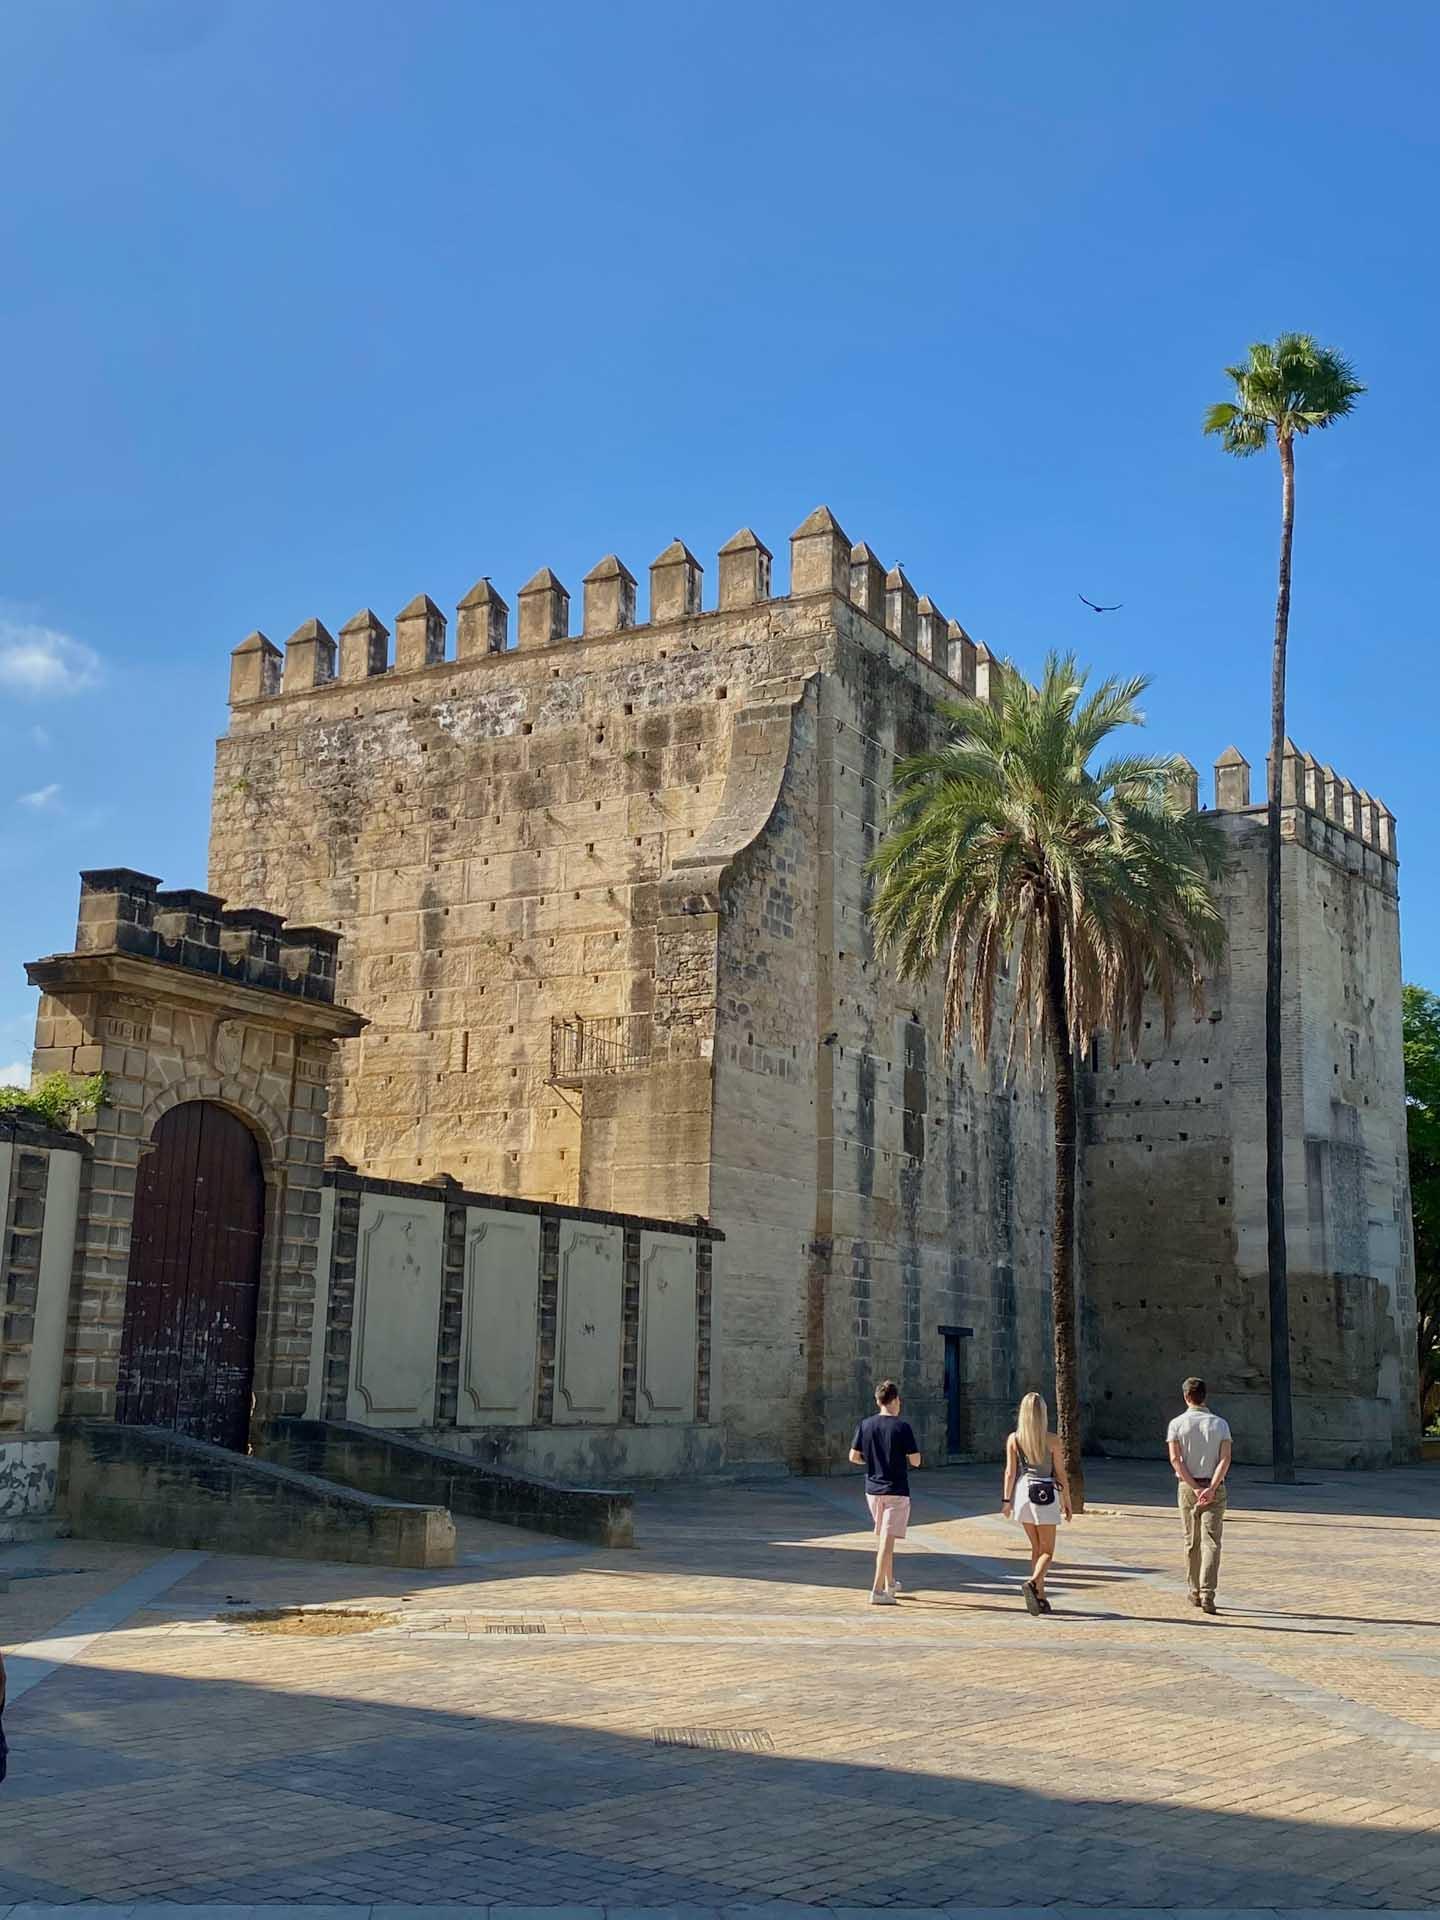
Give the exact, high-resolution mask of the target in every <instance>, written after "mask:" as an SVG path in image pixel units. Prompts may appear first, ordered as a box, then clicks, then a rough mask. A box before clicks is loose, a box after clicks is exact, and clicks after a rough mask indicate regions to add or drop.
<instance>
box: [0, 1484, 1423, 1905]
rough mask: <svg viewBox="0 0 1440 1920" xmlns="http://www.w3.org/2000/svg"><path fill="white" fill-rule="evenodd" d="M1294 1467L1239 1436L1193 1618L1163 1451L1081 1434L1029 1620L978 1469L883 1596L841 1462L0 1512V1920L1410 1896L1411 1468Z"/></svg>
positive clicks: (1418, 1768) (1413, 1699)
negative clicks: (81, 1514)
mask: <svg viewBox="0 0 1440 1920" xmlns="http://www.w3.org/2000/svg"><path fill="white" fill-rule="evenodd" d="M1310 1478H1311V1479H1312V1481H1313V1483H1312V1484H1309V1485H1305V1486H1302V1487H1299V1488H1296V1489H1293V1490H1286V1491H1282V1490H1280V1489H1277V1488H1274V1487H1272V1486H1269V1485H1267V1484H1266V1483H1265V1482H1264V1481H1263V1480H1262V1479H1261V1478H1260V1477H1259V1476H1257V1475H1255V1474H1247V1473H1246V1472H1245V1471H1244V1470H1243V1469H1242V1470H1240V1471H1238V1472H1237V1474H1236V1476H1235V1480H1234V1482H1233V1493H1232V1504H1231V1514H1230V1520H1229V1524H1228V1526H1227V1530H1226V1540H1225V1562H1224V1569H1223V1576H1222V1586H1221V1596H1220V1598H1221V1606H1222V1613H1221V1615H1220V1616H1219V1617H1218V1618H1216V1619H1209V1618H1206V1617H1205V1616H1204V1615H1202V1614H1200V1613H1198V1612H1196V1611H1195V1610H1194V1609H1192V1608H1191V1607H1190V1605H1189V1604H1188V1602H1187V1600H1186V1596H1185V1589H1184V1581H1183V1577H1182V1569H1181V1565H1180V1558H1179V1525H1178V1521H1177V1519H1176V1515H1175V1511H1174V1504H1173V1482H1172V1481H1171V1480H1170V1478H1169V1475H1168V1473H1167V1472H1166V1470H1165V1469H1164V1468H1163V1467H1162V1466H1155V1467H1151V1466H1148V1465H1144V1466H1141V1465H1124V1464H1119V1463H1106V1462H1094V1463H1091V1467H1090V1499H1091V1501H1092V1503H1093V1509H1092V1511H1091V1512H1090V1513H1089V1514H1087V1515H1086V1516H1085V1517H1084V1518H1083V1519H1082V1520H1081V1521H1078V1522H1077V1523H1075V1525H1073V1526H1072V1527H1070V1528H1067V1529H1065V1530H1064V1532H1063V1533H1062V1536H1061V1557H1060V1562H1059V1565H1058V1567H1057V1570H1056V1573H1055V1575H1054V1576H1053V1581H1052V1587H1051V1593H1052V1597H1053V1599H1054V1602H1055V1605H1056V1609H1057V1610H1056V1612H1055V1614H1054V1615H1053V1616H1051V1617H1050V1618H1047V1619H1039V1620H1034V1619H1031V1618H1030V1617H1029V1616H1028V1615H1027V1614H1026V1613H1025V1612H1024V1611H1023V1609H1022V1608H1021V1606H1020V1604H1019V1594H1018V1582H1019V1578H1020V1575H1021V1573H1022V1570H1023V1565H1024V1562H1023V1558H1022V1553H1021V1547H1022V1544H1023V1543H1022V1540H1021V1536H1020V1534H1019V1532H1018V1530H1017V1529H1015V1528H1013V1527H1010V1526H1007V1525H1006V1523H1005V1522H1003V1521H1002V1520H1001V1519H1000V1517H999V1515H998V1513H997V1512H996V1511H995V1504H996V1500H997V1498H998V1469H997V1468H989V1467H987V1468H970V1469H962V1470H957V1471H950V1472H944V1473H925V1474H923V1475H921V1476H918V1477H917V1481H916V1507H915V1525H914V1526H913V1527H912V1531H911V1537H910V1540H909V1542H908V1543H907V1545H906V1546H905V1547H904V1548H902V1549H901V1557H900V1575H901V1578H902V1580H903V1581H904V1583H905V1585H906V1587H907V1589H909V1591H907V1593H906V1595H905V1598H904V1599H903V1600H902V1602H901V1604H900V1606H899V1607H897V1608H894V1609H879V1608H873V1609H872V1608H870V1607H868V1606H867V1605H866V1604H865V1595H866V1590H867V1587H868V1572H869V1557H870V1543H869V1540H868V1537H867V1535H866V1533H865V1532H864V1531H863V1525H864V1515H863V1508H862V1503H861V1496H860V1491H859V1483H858V1479H857V1478H850V1479H845V1478H836V1479H833V1480H828V1481H814V1480H811V1481H802V1480H791V1481H772V1482H767V1483H763V1484H760V1485H757V1486H754V1487H740V1486H731V1487H724V1488H715V1489H706V1490H700V1489H684V1490H675V1491H669V1492H664V1493H658V1494H652V1495H647V1496H644V1497H643V1498H641V1500H640V1501H639V1502H638V1508H637V1522H638V1532H639V1537H640V1545H639V1547H638V1548H637V1549H636V1550H635V1551H633V1552H626V1553H619V1552H605V1551H602V1550H598V1549H590V1548H585V1547H578V1546H574V1545H571V1544H568V1543H565V1542H560V1541H553V1540H548V1539H545V1538H543V1537H541V1536H538V1535H533V1534H526V1533H522V1532H519V1531H516V1530H513V1529H509V1528H502V1527H493V1526H484V1525H481V1524H479V1523H462V1542H461V1544H462V1550H463V1552H464V1554H465V1564H462V1565H461V1566H459V1567H457V1568H455V1569H453V1570H448V1571H445V1572H439V1573H409V1574H406V1573H399V1572H389V1571H377V1570H375V1569H370V1568H352V1567H339V1566H333V1565H318V1564H314V1563H302V1562H293V1561H278V1560H261V1559H239V1558H233V1557H228V1556H220V1555H214V1556H205V1555H198V1554H166V1553H164V1552H160V1551H156V1550H148V1549H141V1548H136V1549H126V1548H118V1547H115V1546H112V1545H99V1544H95V1543H91V1542H86V1541H80V1540H74V1541H65V1542H61V1543H55V1544H51V1545H46V1546H41V1547H29V1548H10V1549H0V1577H3V1576H4V1575H5V1574H6V1573H8V1574H9V1575H10V1582H11V1584H10V1588H9V1591H8V1592H7V1593H4V1594H0V1644H3V1645H4V1646H5V1647H6V1650H7V1660H8V1661H9V1662H10V1666H11V1694H12V1704H11V1707H10V1709H9V1711H8V1713H7V1715H6V1726H7V1729H8V1731H9V1734H10V1739H11V1749H12V1752H11V1778H10V1780H9V1782H8V1783H7V1784H6V1785H5V1786H4V1787H0V1920H33V1916H36V1915H38V1914H41V1913H43V1912H44V1911H45V1910H46V1909H48V1908H49V1907H51V1906H54V1905H65V1906H67V1908H68V1910H69V1912H70V1913H71V1914H72V1915H73V1914H74V1913H75V1912H76V1907H75V1905H74V1904H73V1903H102V1904H103V1906H104V1909H105V1911H106V1913H107V1914H109V1915H110V1916H111V1917H112V1920H122V1916H129V1920H149V1916H150V1915H151V1914H152V1913H157V1914H158V1913H164V1914H165V1915H167V1916H168V1920H183V1916H184V1915H185V1914H186V1912H187V1910H189V1909H192V1908H193V1909H196V1910H197V1912H198V1911H199V1910H201V1909H203V1911H204V1912H205V1914H206V1915H207V1916H209V1917H210V1920H222V1916H225V1915H228V1916H231V1917H232V1920H250V1916H251V1915H252V1914H253V1913H254V1912H255V1910H256V1909H259V1910H260V1912H261V1913H263V1914H266V1915H269V1916H271V1917H272V1920H287V1917H288V1915H289V1914H290V1912H291V1910H292V1908H293V1909H294V1911H295V1912H296V1914H297V1915H298V1914H299V1912H300V1911H301V1910H303V1912H304V1914H305V1915H307V1916H308V1917H309V1920H362V1914H361V1910H365V1915H366V1920H426V1915H427V1913H428V1910H429V1909H430V1908H432V1907H435V1908H443V1910H444V1913H445V1914H446V1915H447V1916H448V1920H457V1913H458V1912H459V1911H462V1910H463V1911H464V1912H465V1913H467V1914H471V1913H473V1914H475V1915H477V1916H478V1915H481V1914H483V1913H484V1912H485V1910H486V1909H488V1910H489V1920H524V1917H525V1915H527V1914H528V1913H529V1912H530V1911H531V1910H532V1909H544V1910H545V1911H546V1915H547V1920H581V1916H582V1914H583V1915H586V1916H595V1920H598V1916H599V1915H600V1913H601V1910H604V1913H605V1914H606V1915H607V1916H609V1920H620V1917H621V1916H623V1915H626V1914H629V1913H630V1912H631V1910H633V1909H637V1908H638V1909H646V1910H648V1911H650V1912H652V1913H653V1912H654V1911H655V1910H657V1909H663V1910H667V1911H671V1912H687V1913H689V1914H691V1915H694V1916H695V1920H699V1912H698V1910H703V1912H704V1913H705V1914H707V1915H712V1916H713V1915H716V1914H723V1915H726V1916H735V1915H738V1914H740V1913H742V1912H744V1913H746V1914H755V1913H757V1912H758V1910H760V1909H762V1908H766V1909H768V1908H771V1907H773V1908H774V1910H775V1911H776V1912H777V1913H780V1912H784V1911H792V1912H793V1911H796V1910H798V1909H810V1910H813V1909H814V1908H816V1907H828V1908H832V1909H836V1910H841V1911H843V1910H855V1909H873V1908H875V1907H886V1908H890V1909H892V1910H894V1909H899V1910H903V1911H904V1912H905V1913H907V1914H908V1913H914V1914H922V1913H934V1912H938V1911H940V1910H947V1911H951V1912H953V1911H956V1910H964V1911H965V1913H966V1915H967V1920H977V1916H978V1914H979V1913H980V1912H982V1911H985V1910H991V1909H1005V1910H1007V1911H1008V1912H1009V1913H1010V1914H1012V1915H1016V1914H1018V1913H1024V1912H1025V1911H1027V1910H1032V1909H1039V1908H1046V1909H1048V1910H1049V1911H1050V1912H1051V1913H1055V1912H1059V1913H1060V1914H1062V1915H1067V1914H1069V1913H1071V1912H1072V1911H1073V1912H1078V1911H1080V1910H1082V1909H1083V1910H1094V1909H1096V1908H1103V1909H1107V1910H1109V1911H1110V1912H1111V1913H1112V1914H1115V1913H1119V1912H1122V1911H1129V1910H1138V1909H1145V1910H1148V1909H1154V1908H1162V1907H1163V1908H1167V1909H1170V1910H1172V1915H1178V1914H1189V1913H1193V1912H1196V1911H1198V1910H1202V1909H1203V1910H1205V1912H1206V1913H1207V1915H1208V1916H1209V1917H1210V1920H1216V1916H1217V1915H1218V1914H1220V1913H1221V1912H1223V1913H1225V1914H1227V1915H1228V1914H1233V1913H1236V1912H1241V1913H1245V1912H1254V1911H1257V1910H1262V1909H1263V1910H1269V1911H1272V1912H1275V1911H1279V1912H1284V1913H1291V1912H1315V1911H1316V1910H1320V1909H1324V1910H1326V1911H1327V1913H1329V1914H1330V1915H1332V1916H1333V1915H1334V1914H1335V1913H1336V1912H1337V1911H1344V1910H1360V1909H1372V1908H1377V1907H1386V1908H1392V1909H1399V1910H1405V1911H1411V1912H1421V1911H1426V1910H1431V1909H1433V1908H1434V1907H1435V1906H1436V1904H1437V1901H1440V1591H1437V1576H1440V1468H1437V1467H1428V1468H1424V1467H1419V1468H1411V1469H1401V1470H1396V1471H1393V1472H1389V1473H1382V1474H1367V1475H1360V1474H1349V1475H1347V1474H1327V1475H1324V1476H1310ZM285 1607H305V1608H332V1609H335V1608H339V1609H360V1610H364V1611H368V1612H370V1613H372V1614H375V1615H378V1616H380V1620H381V1624H380V1625H379V1626H378V1628H376V1629H375V1630H373V1631H367V1632H363V1633H348V1634H343V1635H338V1636H330V1635H321V1634H316V1633H310V1632H306V1633H295V1632H291V1631H288V1630H287V1631H278V1632H277V1631H274V1630H273V1629H272V1630H270V1631H263V1632H262V1631H257V1630H256V1623H254V1622H253V1621H250V1622H249V1624H247V1620H248V1619H249V1615H250V1614H252V1613H253V1612H254V1611H256V1610H263V1609H276V1608H285ZM227 1615H230V1616H239V1618H230V1619H227V1618H224V1617H223V1616H227ZM281 1624H282V1625H283V1624H284V1623H283V1622H282V1623H281ZM306 1624H314V1623H306ZM321 1624H324V1623H321ZM331 1624H334V1623H331ZM340 1624H342V1625H351V1626H353V1625H355V1624H357V1623H355V1622H342V1623H340ZM362 1624H363V1623H362ZM7 1903H9V1904H8V1906H7ZM562 1909H563V1910H565V1911H564V1912H563V1913H562V1911H561V1910H562Z"/></svg>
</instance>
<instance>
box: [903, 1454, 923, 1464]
mask: <svg viewBox="0 0 1440 1920" xmlns="http://www.w3.org/2000/svg"><path fill="white" fill-rule="evenodd" d="M905 1458H906V1459H907V1460H908V1461H909V1463H910V1465H911V1466H912V1467H918V1466H919V1464H920V1456H919V1454H918V1453H907V1454H906V1456H905Z"/></svg>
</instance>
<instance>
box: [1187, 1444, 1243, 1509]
mask: <svg viewBox="0 0 1440 1920" xmlns="http://www.w3.org/2000/svg"><path fill="white" fill-rule="evenodd" d="M1234 1453H1235V1449H1234V1446H1233V1444H1232V1443H1231V1442H1230V1441H1229V1440H1222V1441H1221V1442H1220V1458H1219V1459H1218V1460H1217V1461H1216V1462H1215V1471H1214V1473H1212V1474H1211V1476H1210V1482H1209V1485H1208V1486H1204V1487H1202V1488H1201V1489H1200V1498H1199V1500H1198V1501H1197V1502H1196V1504H1197V1505H1198V1506H1202V1507H1208V1506H1209V1504H1210V1502H1211V1501H1212V1500H1213V1499H1214V1498H1215V1494H1216V1490H1217V1489H1218V1488H1220V1487H1223V1486H1224V1484H1225V1476H1226V1474H1227V1473H1229V1471H1230V1462H1231V1460H1232V1459H1233V1457H1234Z"/></svg>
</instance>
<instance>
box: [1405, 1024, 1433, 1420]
mask: <svg viewBox="0 0 1440 1920" xmlns="http://www.w3.org/2000/svg"><path fill="white" fill-rule="evenodd" d="M1404 1006H1405V1122H1406V1131H1407V1133H1408V1135H1409V1143H1410V1202H1411V1206H1412V1208H1413V1210H1414V1215H1415V1300H1416V1306H1417V1308H1418V1310H1419V1313H1418V1324H1417V1327H1416V1334H1417V1338H1418V1342H1419V1358H1420V1405H1421V1408H1422V1410H1423V1411H1424V1412H1425V1413H1427V1414H1428V1415H1430V1416H1431V1417H1432V1418H1436V1417H1440V995H1437V994H1433V993H1431V992H1430V991H1429V990H1428V989H1427V988H1425V987H1406V988H1405V990H1404Z"/></svg>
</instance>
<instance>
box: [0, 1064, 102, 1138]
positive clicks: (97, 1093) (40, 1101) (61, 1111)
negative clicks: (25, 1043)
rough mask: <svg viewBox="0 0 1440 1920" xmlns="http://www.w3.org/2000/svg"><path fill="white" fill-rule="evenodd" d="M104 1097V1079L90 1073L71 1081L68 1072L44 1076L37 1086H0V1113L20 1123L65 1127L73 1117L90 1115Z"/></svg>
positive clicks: (99, 1075) (70, 1123)
mask: <svg viewBox="0 0 1440 1920" xmlns="http://www.w3.org/2000/svg"><path fill="white" fill-rule="evenodd" d="M104 1098H105V1076H104V1074H103V1073H92V1074H91V1075H90V1076H89V1077H88V1078H87V1079H84V1080H73V1079H72V1078H71V1077H70V1075H69V1074H68V1073H47V1074H46V1076H45V1078H44V1079H43V1080H42V1081H40V1083H39V1085H38V1086H34V1087H31V1088H30V1089H29V1090H28V1091H27V1090H26V1089H25V1088H24V1087H0V1114H7V1113H10V1114H15V1115H16V1116H17V1117H18V1118H19V1119H21V1120H42V1121H43V1122H44V1123H45V1125H46V1126H48V1127H68V1126H71V1125H73V1124H74V1121H75V1117H76V1115H77V1114H82V1113H94V1111H95V1109H96V1108H97V1107H98V1106H99V1104H100V1102H101V1101H102V1100H103V1099H104Z"/></svg>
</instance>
